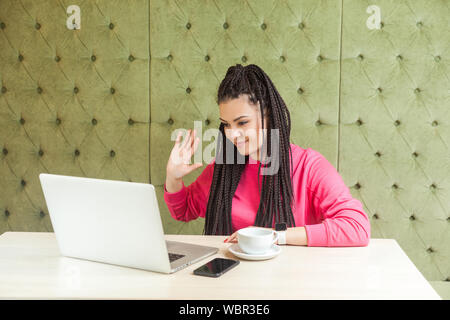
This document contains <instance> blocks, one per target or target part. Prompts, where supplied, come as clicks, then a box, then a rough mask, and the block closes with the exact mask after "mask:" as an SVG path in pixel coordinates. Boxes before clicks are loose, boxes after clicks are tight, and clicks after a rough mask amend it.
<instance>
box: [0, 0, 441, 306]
mask: <svg viewBox="0 0 450 320" xmlns="http://www.w3.org/2000/svg"><path fill="white" fill-rule="evenodd" d="M70 5H78V6H79V7H80V9H81V29H79V30H68V29H67V27H66V20H67V17H68V16H69V14H67V12H66V9H67V7H69V6H70ZM370 5H377V6H378V7H379V8H380V10H381V22H382V23H381V29H368V27H367V24H366V22H367V19H368V17H369V16H370V13H368V12H367V11H366V10H367V7H369V6H370ZM449 6H450V3H449V1H447V0H398V1H388V0H385V1H376V0H373V1H365V0H345V1H336V0H322V1H317V0H307V1H303V0H302V1H297V0H286V1H272V0H247V1H241V0H232V1H225V0H216V1H212V2H211V1H210V2H205V1H200V0H190V1H174V0H152V1H148V0H133V1H131V0H129V1H125V0H91V1H81V0H74V1H65V0H63V1H52V0H39V1H37V0H21V1H13V0H0V191H1V192H0V234H1V233H3V232H5V231H52V226H51V223H50V219H49V217H48V214H47V212H48V211H47V208H46V205H45V202H44V198H43V194H42V191H41V188H40V185H39V180H38V174H39V173H40V172H49V173H57V174H67V175H75V176H87V177H98V178H105V179H117V180H126V181H137V182H151V183H153V184H154V185H155V186H156V189H157V196H158V199H159V203H160V209H161V214H162V219H163V223H164V229H165V232H166V233H185V234H189V233H200V232H201V230H202V228H203V220H202V219H200V220H198V221H194V222H190V223H182V222H177V221H175V220H174V219H172V218H171V217H170V215H169V213H168V210H167V207H166V205H165V202H164V200H163V192H162V191H163V190H162V186H163V183H164V180H165V167H166V163H167V159H168V155H169V152H170V150H171V148H172V146H173V141H171V139H170V136H171V134H172V133H173V132H174V130H175V129H178V128H186V129H188V128H194V127H195V128H197V130H199V131H200V130H202V132H201V134H205V133H206V130H208V129H211V128H215V129H217V128H218V127H219V121H218V117H219V110H218V106H217V103H216V102H215V96H216V94H217V89H218V86H219V84H220V81H221V80H222V78H223V77H224V75H225V72H226V70H227V68H228V67H229V66H230V65H234V64H236V63H241V64H243V65H247V64H251V63H254V64H257V65H260V66H261V67H262V68H263V69H264V70H265V71H266V72H267V73H268V74H269V76H270V77H271V79H272V80H273V82H274V83H275V85H276V86H277V88H278V90H279V92H280V94H281V95H282V97H283V98H284V100H285V102H286V104H287V106H288V108H289V110H290V112H291V116H292V123H293V127H292V142H293V143H296V144H298V145H300V146H303V147H312V148H314V149H316V150H318V151H319V152H321V153H322V154H324V155H325V157H326V158H327V159H328V160H329V161H330V162H331V163H332V164H333V165H335V167H336V168H337V169H338V170H339V172H340V173H341V175H342V177H343V179H344V181H345V182H346V184H347V186H348V187H349V188H350V190H351V192H352V194H353V196H354V197H355V198H357V199H359V200H361V202H362V203H363V205H364V209H365V210H366V212H367V213H368V214H369V217H370V218H371V224H372V237H373V238H394V239H396V240H397V241H398V242H399V243H400V245H401V247H402V248H403V249H404V250H405V252H406V253H407V255H408V256H409V257H410V258H411V260H412V261H413V262H414V263H415V265H416V266H417V267H418V268H419V270H420V271H421V272H422V273H423V274H424V275H425V277H426V278H427V279H428V280H431V283H432V285H433V286H434V288H435V289H436V290H437V291H438V292H439V293H440V294H441V296H442V297H444V298H448V297H450V261H449V255H450V254H449V248H448V243H450V239H449V235H450V232H449V227H450V203H449V202H450V195H449V192H450V191H449V190H450V188H449V183H450V182H449V179H448V177H449V173H450V172H449V171H450V151H449V140H450V133H449V122H448V119H450V117H449V116H450V115H449V105H450V91H449V88H450V75H449V70H450V69H449V61H450V59H449V57H450V55H449V53H450V47H449V43H450V41H449V34H450V33H449V31H450V26H449V21H450V19H448V17H450V12H449ZM150 56H151V57H152V59H151V60H150ZM209 143H210V141H203V145H201V147H200V149H205V147H206V146H207V145H209ZM199 153H202V150H200V151H199ZM150 164H151V166H150ZM200 171H201V169H199V170H197V171H195V172H193V173H191V174H190V175H188V176H187V177H186V178H185V179H184V181H185V184H186V185H188V184H190V183H191V182H193V181H194V180H195V179H196V178H197V176H198V175H199V174H200Z"/></svg>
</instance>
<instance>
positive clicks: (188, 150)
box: [166, 129, 203, 179]
mask: <svg viewBox="0 0 450 320" xmlns="http://www.w3.org/2000/svg"><path fill="white" fill-rule="evenodd" d="M195 134H196V130H195V129H194V130H193V131H192V130H191V129H189V130H188V134H187V136H186V138H185V139H184V141H183V143H181V131H180V132H178V135H177V138H176V140H175V145H174V147H173V149H172V151H171V153H170V156H169V161H168V162H167V168H166V171H167V172H166V173H167V176H168V177H170V178H172V179H181V178H182V177H184V176H185V175H187V174H188V173H190V172H192V171H194V170H195V169H197V168H199V167H201V166H203V163H194V164H189V163H190V161H191V157H192V155H193V154H194V153H195V151H196V150H197V148H198V144H199V141H200V138H198V137H195Z"/></svg>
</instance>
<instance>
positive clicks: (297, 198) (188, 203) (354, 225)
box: [164, 143, 370, 247]
mask: <svg viewBox="0 0 450 320" xmlns="http://www.w3.org/2000/svg"><path fill="white" fill-rule="evenodd" d="M290 145H291V150H292V162H293V169H292V170H291V177H292V186H293V195H294V202H295V205H294V206H293V209H292V210H293V215H294V220H295V226H296V227H300V226H304V227H305V230H306V235H307V243H308V246H330V247H331V246H343V247H344V246H367V245H368V244H369V239H370V222H369V219H368V216H367V214H366V213H365V212H364V210H363V207H362V204H361V202H360V201H359V200H357V199H354V198H353V197H352V195H351V194H350V190H349V189H348V187H347V186H346V185H345V183H344V181H343V180H342V178H341V176H340V175H339V173H338V172H337V170H336V169H335V168H334V167H333V165H332V164H331V163H330V162H329V161H328V160H327V159H326V158H325V157H324V156H323V155H322V154H320V153H319V152H318V151H315V150H313V149H311V148H308V149H303V148H301V147H299V146H297V145H295V144H293V143H291V144H290ZM214 162H215V160H214V159H213V161H212V162H211V163H210V164H209V165H208V166H207V167H206V168H205V169H204V170H203V172H202V173H201V174H200V175H199V176H198V178H197V179H196V180H195V181H194V182H193V183H191V184H190V185H189V186H187V187H186V186H185V185H184V182H183V183H182V184H183V188H182V189H181V190H180V191H178V192H173V193H170V192H168V191H167V189H166V185H165V184H164V200H165V202H166V204H167V207H168V209H169V211H170V214H171V215H172V217H173V218H175V219H176V220H181V221H190V220H193V219H197V218H198V217H201V218H204V217H205V212H206V207H207V204H208V199H209V192H210V186H211V182H212V176H213V172H214ZM258 165H259V161H255V160H253V161H252V163H249V164H247V166H246V167H245V169H244V171H243V173H242V175H241V179H240V181H239V185H238V187H237V189H236V192H235V194H234V197H233V200H232V209H231V221H232V227H233V232H235V231H237V230H239V229H241V228H245V227H248V226H252V225H253V224H254V221H255V217H256V212H257V211H258V206H259V201H260V195H259V190H258V176H257V175H258ZM262 170H263V167H261V172H260V179H259V180H260V185H262V179H263V175H262Z"/></svg>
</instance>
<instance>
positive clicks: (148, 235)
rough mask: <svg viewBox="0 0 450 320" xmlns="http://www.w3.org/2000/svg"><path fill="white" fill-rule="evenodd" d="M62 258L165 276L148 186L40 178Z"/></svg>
mask: <svg viewBox="0 0 450 320" xmlns="http://www.w3.org/2000/svg"><path fill="white" fill-rule="evenodd" d="M39 179H40V181H41V185H42V189H43V192H44V197H45V200H46V202H47V208H48V210H49V214H50V219H51V222H52V226H53V229H54V231H55V235H56V239H57V242H58V246H59V249H60V251H61V254H62V255H64V256H67V257H74V258H81V259H86V260H93V261H98V262H104V263H110V264H116V265H123V266H127V267H132V268H138V269H146V270H151V271H158V272H164V273H169V272H170V269H171V268H170V263H169V258H168V253H167V247H166V242H165V239H164V231H163V227H162V223H161V217H160V213H159V207H158V202H157V198H156V193H155V188H154V186H153V185H151V184H145V183H137V182H125V181H113V180H103V179H93V178H84V177H72V176H63V175H54V174H47V173H41V174H40V175H39Z"/></svg>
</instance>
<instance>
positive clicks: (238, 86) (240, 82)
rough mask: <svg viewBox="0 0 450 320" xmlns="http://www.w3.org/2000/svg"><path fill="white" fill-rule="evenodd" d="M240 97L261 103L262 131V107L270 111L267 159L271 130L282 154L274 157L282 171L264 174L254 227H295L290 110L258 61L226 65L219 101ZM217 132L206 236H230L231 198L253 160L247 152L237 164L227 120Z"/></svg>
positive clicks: (279, 153) (206, 217)
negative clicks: (275, 132)
mask: <svg viewBox="0 0 450 320" xmlns="http://www.w3.org/2000/svg"><path fill="white" fill-rule="evenodd" d="M241 95H244V96H246V97H247V98H248V100H249V101H250V103H251V104H253V105H257V104H258V102H259V105H260V111H261V115H262V117H261V122H262V126H261V127H262V130H263V132H264V110H266V111H267V113H268V118H269V121H268V128H267V130H266V131H267V134H268V135H267V145H265V142H264V134H263V146H264V148H267V152H268V153H267V156H268V157H270V156H271V154H270V151H271V134H272V133H271V130H269V129H279V133H278V134H279V143H278V145H279V150H275V152H278V156H276V157H275V158H277V159H279V160H278V161H279V169H278V172H277V173H276V174H272V175H263V183H262V190H261V189H260V190H259V194H260V203H259V208H258V212H257V215H256V219H255V222H254V225H255V226H260V227H269V228H272V227H273V226H274V224H275V223H278V222H285V223H286V224H287V225H288V227H292V226H295V221H294V216H293V213H292V208H291V204H293V194H292V189H293V188H292V181H291V178H290V177H291V172H290V171H291V168H292V151H291V148H290V140H289V138H290V132H291V119H290V113H289V110H288V109H287V107H286V104H285V103H284V101H283V99H282V98H281V96H280V94H279V93H278V91H277V89H276V88H275V85H274V84H273V83H272V81H271V80H270V78H269V77H268V75H267V74H266V73H265V72H264V71H263V70H262V69H261V68H260V67H258V66H257V65H254V64H250V65H248V66H245V67H244V66H242V65H240V64H237V65H235V66H231V67H229V68H228V70H227V73H226V75H225V78H224V79H223V80H222V82H221V84H220V86H219V90H218V94H217V104H218V105H219V104H220V103H222V102H227V101H229V100H231V99H236V98H239V97H240V96H241ZM219 130H220V131H219V138H218V141H217V147H216V162H215V163H214V173H213V178H212V183H211V189H210V194H209V200H208V205H207V209H206V213H205V226H204V230H203V234H206V235H230V234H231V233H232V225H231V204H232V199H233V196H234V193H235V191H236V188H237V186H238V183H239V180H240V178H241V174H242V172H243V170H244V169H245V166H246V165H247V164H248V160H249V158H248V157H249V156H248V155H246V156H245V157H244V161H240V162H239V161H238V163H237V161H236V159H237V157H238V154H239V151H238V150H237V148H236V146H235V145H234V144H233V143H232V142H231V141H230V140H228V138H226V136H225V132H224V125H223V124H220V127H219ZM263 146H262V147H261V148H263ZM227 150H232V151H233V157H232V158H233V161H232V164H229V163H228V164H227V161H226V160H225V158H226V159H230V158H229V155H228V156H227V155H226V151H227ZM241 156H242V155H241ZM219 159H220V160H221V161H219ZM289 160H290V164H291V165H290V166H289ZM242 162H244V163H242ZM263 162H264V161H263V160H261V162H260V163H259V168H258V186H259V185H260V183H259V175H260V171H261V166H262V164H263ZM269 165H271V162H269ZM255 179H256V177H255ZM294 206H295V203H294Z"/></svg>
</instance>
